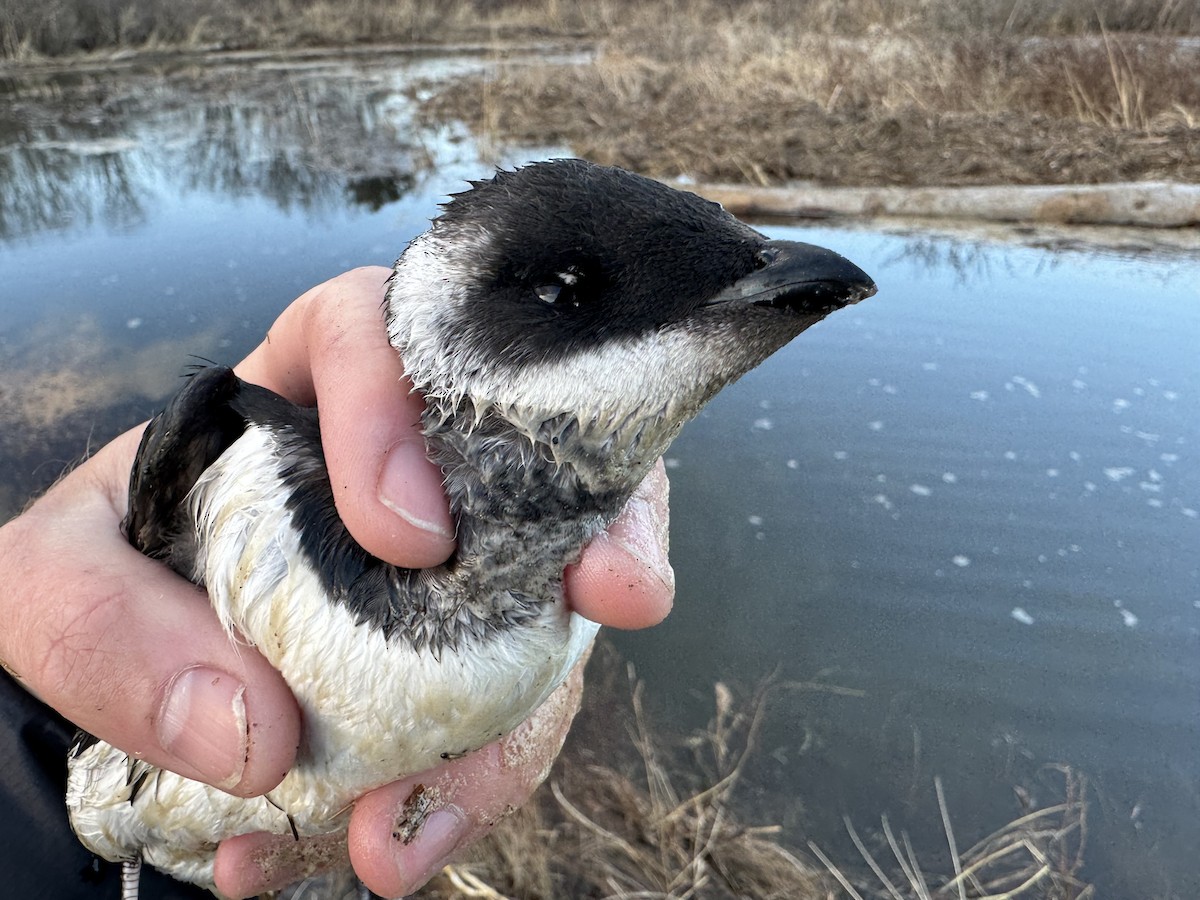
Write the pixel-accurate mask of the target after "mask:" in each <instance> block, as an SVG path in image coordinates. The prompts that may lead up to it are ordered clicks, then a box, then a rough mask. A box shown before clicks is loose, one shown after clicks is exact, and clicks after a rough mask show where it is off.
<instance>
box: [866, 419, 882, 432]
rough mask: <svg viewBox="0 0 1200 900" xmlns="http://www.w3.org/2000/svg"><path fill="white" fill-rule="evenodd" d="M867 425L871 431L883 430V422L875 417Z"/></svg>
mask: <svg viewBox="0 0 1200 900" xmlns="http://www.w3.org/2000/svg"><path fill="white" fill-rule="evenodd" d="M867 427H868V428H870V429H871V430H872V431H883V423H882V422H880V421H879V420H878V419H876V420H875V421H874V422H868V423H867Z"/></svg>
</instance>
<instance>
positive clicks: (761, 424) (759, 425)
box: [751, 416, 775, 431]
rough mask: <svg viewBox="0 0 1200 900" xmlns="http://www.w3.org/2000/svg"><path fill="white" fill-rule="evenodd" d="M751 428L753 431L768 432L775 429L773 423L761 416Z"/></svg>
mask: <svg viewBox="0 0 1200 900" xmlns="http://www.w3.org/2000/svg"><path fill="white" fill-rule="evenodd" d="M751 427H752V428H753V429H754V430H755V431H770V430H771V429H772V428H774V427H775V423H774V422H772V421H771V420H770V419H768V418H767V417H766V416H763V417H762V418H761V419H755V420H754V424H753V425H752V426H751Z"/></svg>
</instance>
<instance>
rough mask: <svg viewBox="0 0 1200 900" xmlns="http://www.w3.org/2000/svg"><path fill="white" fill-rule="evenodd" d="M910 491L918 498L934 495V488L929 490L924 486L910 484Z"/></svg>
mask: <svg viewBox="0 0 1200 900" xmlns="http://www.w3.org/2000/svg"><path fill="white" fill-rule="evenodd" d="M908 489H909V490H910V491H912V492H913V493H914V494H916V495H917V496H918V497H928V496H929V495H930V494H932V493H933V489H932V488H928V487H926V486H925V485H923V484H910V485H909V486H908Z"/></svg>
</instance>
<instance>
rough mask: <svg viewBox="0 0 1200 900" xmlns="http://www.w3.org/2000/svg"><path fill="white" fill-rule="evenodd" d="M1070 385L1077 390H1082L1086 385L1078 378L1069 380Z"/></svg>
mask: <svg viewBox="0 0 1200 900" xmlns="http://www.w3.org/2000/svg"><path fill="white" fill-rule="evenodd" d="M1071 387H1073V388H1075V390H1077V391H1082V390H1083V389H1084V388H1086V387H1087V382H1086V381H1080V380H1079V379H1078V378H1076V379H1075V380H1074V381H1072V382H1071Z"/></svg>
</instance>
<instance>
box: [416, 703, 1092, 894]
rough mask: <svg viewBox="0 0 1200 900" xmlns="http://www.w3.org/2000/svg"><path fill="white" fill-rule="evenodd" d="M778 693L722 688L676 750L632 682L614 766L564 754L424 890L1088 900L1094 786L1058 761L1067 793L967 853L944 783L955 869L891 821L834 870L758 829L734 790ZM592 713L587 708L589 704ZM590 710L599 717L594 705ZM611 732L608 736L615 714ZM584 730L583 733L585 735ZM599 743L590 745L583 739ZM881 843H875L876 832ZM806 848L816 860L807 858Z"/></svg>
mask: <svg viewBox="0 0 1200 900" xmlns="http://www.w3.org/2000/svg"><path fill="white" fill-rule="evenodd" d="M770 693H771V689H770V688H767V689H763V690H760V691H759V692H758V694H757V695H756V696H754V697H753V698H750V699H749V700H748V701H746V700H745V699H744V698H742V699H739V698H735V696H734V694H733V693H732V692H731V691H730V690H729V689H728V688H727V687H725V686H724V685H721V684H718V685H717V686H716V689H715V713H714V716H713V719H712V721H711V722H710V723H709V726H708V728H707V729H705V730H704V731H702V732H700V733H698V734H696V735H694V736H693V737H692V738H690V739H688V740H685V741H683V742H682V743H681V744H680V745H679V746H665V745H664V742H663V740H662V738H661V737H660V736H659V734H658V732H657V731H656V729H655V728H654V727H653V726H652V724H651V723H650V721H649V718H648V716H647V715H646V712H645V710H644V708H643V703H642V692H641V687H640V686H636V685H635V686H634V687H633V689H632V692H631V694H632V700H631V710H630V725H629V736H630V741H629V743H630V744H632V750H633V758H632V759H621V758H620V757H622V756H629V750H630V748H629V746H628V745H626V746H624V749H622V748H621V747H620V746H618V747H616V748H614V749H610V750H606V751H605V753H606V754H615V756H616V757H617V758H614V759H610V760H609V761H608V762H606V763H605V764H597V763H595V762H591V763H588V762H584V761H581V760H580V758H579V746H580V744H579V742H576V743H575V745H574V750H572V749H568V751H567V758H566V759H565V760H564V761H563V762H561V763H560V765H559V766H558V768H557V769H556V770H555V774H554V775H553V776H552V780H551V782H550V783H549V784H548V785H547V786H546V787H545V788H543V790H542V791H541V792H540V794H539V795H538V798H537V801H536V802H534V803H531V804H530V805H529V806H527V807H526V808H525V809H523V810H521V811H519V812H518V813H516V814H515V815H514V816H512V817H510V818H509V819H508V820H506V821H505V822H504V823H502V824H501V825H500V826H499V827H498V828H497V829H496V830H495V831H494V832H493V834H492V835H491V836H490V837H489V838H488V839H487V840H486V841H485V842H484V843H483V845H482V846H481V847H479V848H477V850H476V852H475V854H474V856H473V857H472V858H471V859H470V860H468V861H466V862H464V863H462V864H460V865H456V866H453V867H450V868H447V869H446V870H445V871H444V872H443V873H442V875H441V876H440V877H439V878H437V879H436V880H435V881H434V882H433V883H432V884H431V885H430V886H429V887H428V888H426V890H425V891H424V892H423V893H422V894H421V896H423V897H428V898H437V900H449V898H465V897H481V898H491V900H501V898H523V900H549V898H558V897H576V898H593V897H605V898H613V900H618V898H623V900H633V898H638V900H650V898H662V900H668V898H679V900H684V898H688V900H709V898H711V900H726V898H740V897H746V898H755V900H826V898H835V897H851V898H858V900H868V898H871V900H873V898H881V900H882V898H886V900H910V898H912V900H934V898H939V897H945V898H955V897H957V898H984V897H987V898H992V900H999V898H1002V897H1005V898H1014V900H1016V898H1025V900H1034V898H1044V900H1086V898H1090V897H1092V894H1091V889H1090V888H1088V887H1087V886H1086V885H1084V884H1082V883H1081V882H1080V881H1079V880H1078V872H1079V869H1080V867H1081V865H1082V853H1083V846H1084V836H1085V833H1086V806H1085V802H1084V794H1085V785H1084V782H1083V780H1082V779H1081V778H1079V777H1078V776H1076V775H1075V774H1073V773H1072V772H1070V771H1069V770H1063V772H1062V777H1063V782H1064V799H1063V802H1061V803H1059V804H1056V805H1054V806H1051V807H1048V808H1045V809H1039V810H1032V809H1031V810H1026V811H1025V812H1024V814H1023V815H1021V817H1020V818H1018V819H1017V820H1015V821H1014V822H1012V823H1010V824H1008V825H1006V826H1005V827H1003V828H1002V829H1000V830H999V831H997V832H996V833H994V834H992V835H990V836H989V837H987V838H985V839H984V840H982V841H980V842H978V843H977V844H975V845H974V846H972V847H970V848H969V849H967V850H966V851H965V852H961V853H960V852H959V851H958V848H957V845H956V839H955V836H954V832H953V829H952V827H951V824H950V819H949V815H948V813H947V812H946V806H945V802H944V798H943V796H942V788H941V784H940V781H939V782H937V786H936V791H937V802H938V803H939V806H940V808H941V810H942V813H943V821H944V825H945V830H946V837H947V841H948V843H949V846H950V858H951V859H952V860H953V869H954V871H953V873H944V874H942V875H940V876H937V875H933V874H930V873H927V872H925V871H924V870H923V869H922V866H921V865H920V863H919V862H918V860H917V858H916V854H915V853H914V852H913V849H912V843H911V841H910V839H909V836H908V835H907V834H906V833H905V832H904V831H900V832H898V833H897V832H896V831H895V830H894V829H893V828H892V826H891V824H890V823H889V822H888V820H887V818H886V817H885V818H883V819H882V830H881V831H880V833H879V834H878V835H872V836H871V837H869V838H868V839H867V840H864V838H862V837H861V836H860V835H859V833H858V832H857V831H856V830H855V829H854V827H853V825H852V824H850V823H849V822H847V828H848V829H849V833H850V835H851V837H852V839H853V841H854V843H855V845H856V846H857V847H858V848H859V850H860V853H861V857H862V858H861V859H859V860H857V861H854V860H851V861H849V862H848V863H847V862H843V863H842V864H841V865H837V864H835V863H834V862H833V861H832V860H830V859H829V858H828V857H827V856H826V855H825V853H824V852H822V850H821V849H820V848H819V847H817V846H816V845H815V844H813V843H809V845H808V848H809V851H810V852H809V853H803V852H801V851H798V850H790V849H788V848H787V847H785V846H784V845H783V844H782V843H781V839H782V829H781V828H779V827H778V826H775V825H771V824H750V823H751V822H752V821H753V815H752V814H751V813H749V812H748V811H747V805H748V804H747V803H746V802H745V801H744V800H743V799H742V796H741V794H740V792H739V787H740V785H741V782H742V780H743V778H744V777H745V773H746V769H747V764H748V762H751V761H752V760H753V757H754V755H755V753H756V750H757V745H756V740H757V737H758V735H759V731H760V727H761V725H762V722H763V718H764V715H765V709H766V704H767V700H768V697H769V696H770ZM584 715H585V717H586V716H588V715H589V713H588V712H585V714H584ZM590 715H593V716H594V715H595V713H594V712H593V713H590ZM604 725H605V726H606V727H607V729H608V730H609V732H610V733H611V731H612V724H611V711H610V713H609V715H607V716H606V717H605V723H604ZM588 727H589V726H588V725H587V724H586V722H585V723H584V729H585V730H588ZM585 743H586V744H587V745H588V746H594V743H595V739H594V738H589V740H588V741H586V742H585ZM868 840H869V841H871V842H872V843H873V844H875V845H877V847H878V848H882V850H879V849H877V850H876V851H872V850H871V849H869V848H868V843H867V841H868ZM810 854H811V855H810Z"/></svg>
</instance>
